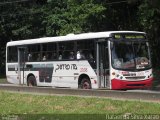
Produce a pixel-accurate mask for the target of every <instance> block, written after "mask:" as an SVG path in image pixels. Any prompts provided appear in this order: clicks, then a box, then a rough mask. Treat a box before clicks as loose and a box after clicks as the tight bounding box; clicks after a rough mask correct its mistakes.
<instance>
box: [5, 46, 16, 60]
mask: <svg viewBox="0 0 160 120" xmlns="http://www.w3.org/2000/svg"><path fill="white" fill-rule="evenodd" d="M7 55H8V58H7V62H17V61H18V50H17V47H16V46H12V47H8V53H7Z"/></svg>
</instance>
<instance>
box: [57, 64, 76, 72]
mask: <svg viewBox="0 0 160 120" xmlns="http://www.w3.org/2000/svg"><path fill="white" fill-rule="evenodd" d="M57 70H77V65H76V64H57V66H56V69H55V72H56V71H57Z"/></svg>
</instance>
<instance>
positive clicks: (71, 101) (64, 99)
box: [0, 91, 160, 120]
mask: <svg viewBox="0 0 160 120" xmlns="http://www.w3.org/2000/svg"><path fill="white" fill-rule="evenodd" d="M0 101H1V102H0V115H1V116H5V115H20V116H21V117H31V118H33V119H35V117H40V116H41V117H42V116H43V117H57V118H59V117H60V118H63V117H73V118H74V117H76V116H81V117H80V118H84V117H93V118H95V117H102V118H105V116H106V115H110V114H111V115H125V114H140V115H142V114H146V115H147V114H160V103H152V102H151V103H150V102H143V101H128V100H111V99H105V98H90V97H73V96H50V95H33V94H32V95H31V94H20V93H9V92H4V91H0ZM98 115H99V116H98ZM94 116H95V117H94ZM59 120H60V119H59Z"/></svg>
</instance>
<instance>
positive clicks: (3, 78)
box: [0, 76, 7, 84]
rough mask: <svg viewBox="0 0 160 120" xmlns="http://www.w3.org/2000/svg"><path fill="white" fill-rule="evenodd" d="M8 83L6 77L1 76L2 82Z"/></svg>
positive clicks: (0, 80) (0, 82) (0, 81)
mask: <svg viewBox="0 0 160 120" xmlns="http://www.w3.org/2000/svg"><path fill="white" fill-rule="evenodd" d="M4 83H7V80H6V77H5V76H0V84H4Z"/></svg>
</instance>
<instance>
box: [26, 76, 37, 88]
mask: <svg viewBox="0 0 160 120" xmlns="http://www.w3.org/2000/svg"><path fill="white" fill-rule="evenodd" d="M27 85H28V86H37V84H36V78H35V77H34V76H29V77H28V80H27Z"/></svg>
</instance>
